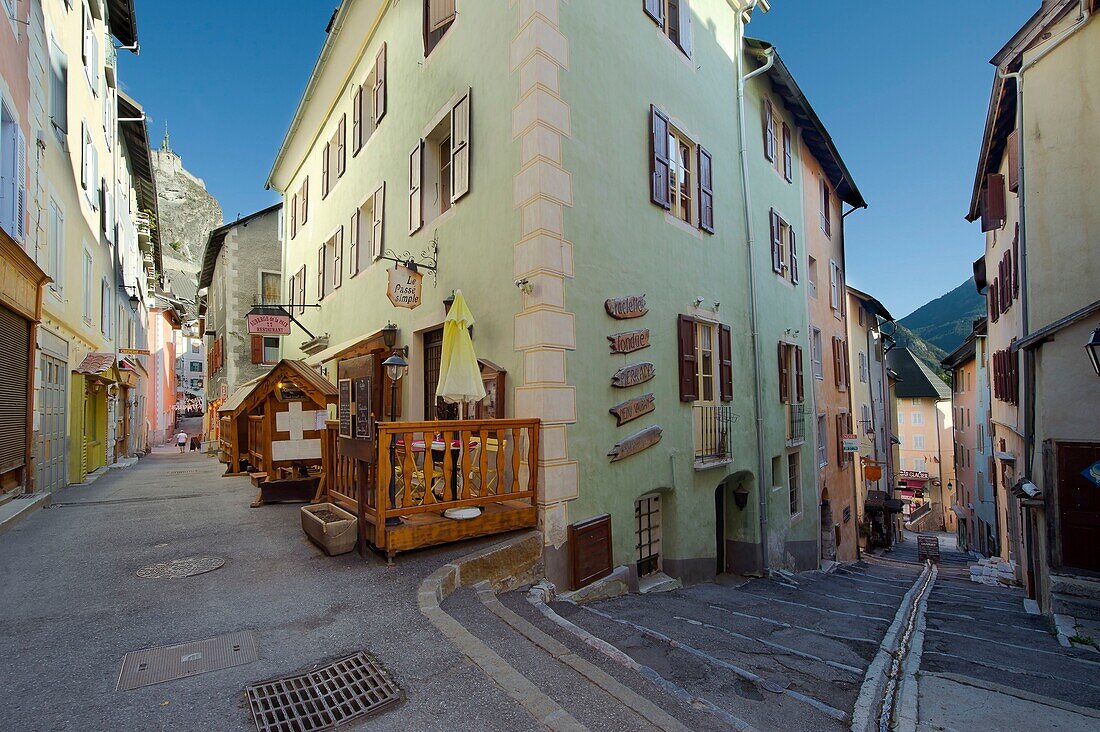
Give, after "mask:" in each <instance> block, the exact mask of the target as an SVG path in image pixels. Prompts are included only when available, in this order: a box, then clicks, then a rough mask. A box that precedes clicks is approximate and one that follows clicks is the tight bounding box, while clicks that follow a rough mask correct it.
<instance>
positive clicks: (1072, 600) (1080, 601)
mask: <svg viewBox="0 0 1100 732" xmlns="http://www.w3.org/2000/svg"><path fill="white" fill-rule="evenodd" d="M1050 607H1051V612H1054V613H1058V614H1060V615H1071V616H1073V617H1075V618H1083V619H1086V620H1100V600H1092V599H1088V598H1084V597H1077V596H1073V595H1063V594H1060V593H1051V596H1050Z"/></svg>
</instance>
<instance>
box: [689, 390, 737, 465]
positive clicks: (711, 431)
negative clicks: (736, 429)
mask: <svg viewBox="0 0 1100 732" xmlns="http://www.w3.org/2000/svg"><path fill="white" fill-rule="evenodd" d="M692 413H693V414H692V416H693V418H694V421H695V465H696V466H698V467H709V466H712V465H720V464H725V463H729V462H730V461H732V460H733V451H732V445H733V442H732V436H733V425H734V423H735V422H737V415H736V414H734V413H733V409H732V408H731V407H727V406H712V405H706V404H696V405H695V406H694V407H693V408H692Z"/></svg>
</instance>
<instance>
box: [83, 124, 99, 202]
mask: <svg viewBox="0 0 1100 732" xmlns="http://www.w3.org/2000/svg"><path fill="white" fill-rule="evenodd" d="M81 130H82V137H83V140H84V143H83V148H82V149H83V157H82V160H81V176H80V184H81V185H82V186H83V187H84V191H85V197H86V198H87V199H88V203H89V204H91V206H92V209H93V210H94V209H97V208H98V207H99V189H98V185H99V180H100V179H99V150H97V149H96V146H95V143H94V142H93V141H92V133H91V132H90V131H89V129H88V123H87V122H82V123H81Z"/></svg>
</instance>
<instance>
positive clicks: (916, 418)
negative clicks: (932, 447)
mask: <svg viewBox="0 0 1100 732" xmlns="http://www.w3.org/2000/svg"><path fill="white" fill-rule="evenodd" d="M923 424H924V415H923V414H921V413H920V412H913V425H914V426H919V425H923Z"/></svg>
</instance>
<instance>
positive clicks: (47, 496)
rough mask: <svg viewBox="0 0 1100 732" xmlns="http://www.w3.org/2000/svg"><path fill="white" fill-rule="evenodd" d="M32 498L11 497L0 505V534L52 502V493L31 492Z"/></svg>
mask: <svg viewBox="0 0 1100 732" xmlns="http://www.w3.org/2000/svg"><path fill="white" fill-rule="evenodd" d="M30 495H32V496H35V497H34V498H22V497H17V498H13V499H11V500H10V501H8V502H7V503H5V504H4V505H3V506H0V534H3V533H4V532H5V531H7V530H8V529H10V528H12V527H13V526H15V525H16V524H18V523H19V522H20V521H22V520H23V519H25V518H27V517H28V516H30V515H31V514H32V513H34V512H35V511H37V510H38V509H40V508H45V507H46V506H49V505H50V504H51V503H52V502H53V494H52V493H46V492H44V491H43V492H41V493H37V494H35V493H32V494H30Z"/></svg>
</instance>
